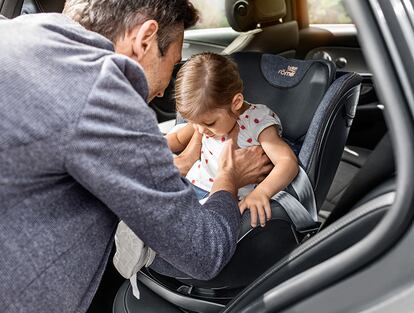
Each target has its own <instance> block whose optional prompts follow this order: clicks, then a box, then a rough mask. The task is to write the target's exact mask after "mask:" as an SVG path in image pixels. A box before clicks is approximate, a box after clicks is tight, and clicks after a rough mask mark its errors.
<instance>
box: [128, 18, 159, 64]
mask: <svg viewBox="0 0 414 313" xmlns="http://www.w3.org/2000/svg"><path fill="white" fill-rule="evenodd" d="M157 34H158V23H157V21H155V20H148V21H146V22H144V23H143V24H142V25H141V26H140V27H138V29H137V30H136V37H135V38H134V41H133V45H132V49H133V53H134V55H135V57H136V58H137V60H138V62H140V61H142V59H143V58H144V57H145V56H146V54H147V53H148V51H150V50H151V49H152V48H154V45H155V46H156V48H157V49H158V42H157Z"/></svg>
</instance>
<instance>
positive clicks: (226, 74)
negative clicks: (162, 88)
mask: <svg viewBox="0 0 414 313" xmlns="http://www.w3.org/2000/svg"><path fill="white" fill-rule="evenodd" d="M175 83H176V85H175V98H176V105H177V111H178V112H180V114H181V115H182V116H183V117H184V118H186V119H189V120H193V119H194V118H196V117H197V116H198V115H200V114H203V113H206V112H209V111H211V110H214V109H217V108H224V109H229V110H230V105H231V103H232V100H233V97H234V96H235V95H236V94H237V93H240V92H242V91H243V82H242V80H241V78H240V75H239V71H238V68H237V65H236V63H234V62H233V61H231V60H230V59H229V58H227V57H225V56H222V55H218V54H215V53H210V52H206V53H201V54H197V55H194V56H192V57H191V58H190V59H189V60H188V61H187V62H186V63H185V64H184V65H183V66H182V67H181V69H180V70H179V72H178V74H177V79H176V82H175Z"/></svg>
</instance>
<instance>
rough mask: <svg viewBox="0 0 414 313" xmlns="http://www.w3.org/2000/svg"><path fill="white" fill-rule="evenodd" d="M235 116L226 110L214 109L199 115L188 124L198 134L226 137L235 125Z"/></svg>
mask: <svg viewBox="0 0 414 313" xmlns="http://www.w3.org/2000/svg"><path fill="white" fill-rule="evenodd" d="M236 121H237V116H236V115H234V114H232V113H231V112H229V111H228V110H226V109H215V110H212V111H210V112H206V113H203V114H201V115H199V116H198V117H197V118H196V119H194V120H191V121H190V122H191V123H192V124H193V125H194V128H195V129H196V130H198V132H199V133H201V134H205V135H207V136H210V137H213V136H226V135H227V134H228V133H230V131H231V130H232V129H233V127H234V125H235V124H236Z"/></svg>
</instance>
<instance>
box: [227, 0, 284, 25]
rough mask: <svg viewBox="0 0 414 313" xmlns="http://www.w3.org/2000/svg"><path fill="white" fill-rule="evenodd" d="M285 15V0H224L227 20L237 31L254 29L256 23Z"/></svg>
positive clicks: (267, 21)
mask: <svg viewBox="0 0 414 313" xmlns="http://www.w3.org/2000/svg"><path fill="white" fill-rule="evenodd" d="M285 15H286V3H285V0H226V17H227V21H228V22H229V24H230V26H231V27H232V28H233V29H234V30H236V31H239V32H246V31H249V30H252V29H255V28H256V27H257V24H262V23H269V22H275V21H277V20H279V19H280V18H282V17H284V16H285Z"/></svg>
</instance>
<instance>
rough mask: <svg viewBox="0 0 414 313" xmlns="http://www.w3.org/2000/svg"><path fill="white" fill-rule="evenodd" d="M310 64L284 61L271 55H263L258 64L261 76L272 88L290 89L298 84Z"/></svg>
mask: <svg viewBox="0 0 414 313" xmlns="http://www.w3.org/2000/svg"><path fill="white" fill-rule="evenodd" d="M311 65H312V62H309V61H302V60H295V59H286V58H284V57H281V56H278V55H272V54H264V55H263V56H262V60H261V63H260V67H261V70H262V73H263V76H264V77H265V79H266V80H267V82H268V83H269V84H270V85H272V86H274V87H284V88H290V87H294V86H296V85H297V84H299V83H300V81H301V80H302V79H303V77H304V76H305V74H306V72H307V71H308V70H309V68H310V67H311Z"/></svg>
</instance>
